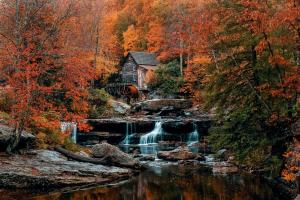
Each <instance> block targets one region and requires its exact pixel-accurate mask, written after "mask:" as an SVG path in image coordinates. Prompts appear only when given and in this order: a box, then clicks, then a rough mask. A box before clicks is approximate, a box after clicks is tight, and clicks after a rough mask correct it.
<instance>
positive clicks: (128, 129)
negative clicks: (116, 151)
mask: <svg viewBox="0 0 300 200" xmlns="http://www.w3.org/2000/svg"><path fill="white" fill-rule="evenodd" d="M133 125H134V126H133ZM134 128H135V124H132V123H131V122H127V123H126V137H125V139H124V140H123V141H122V142H121V144H124V145H130V138H131V137H132V135H134V134H133V131H134V130H133V129H134Z"/></svg>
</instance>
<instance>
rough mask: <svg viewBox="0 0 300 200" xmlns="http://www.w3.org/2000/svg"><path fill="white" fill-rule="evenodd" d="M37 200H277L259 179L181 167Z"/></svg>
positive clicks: (166, 168) (42, 197)
mask: <svg viewBox="0 0 300 200" xmlns="http://www.w3.org/2000/svg"><path fill="white" fill-rule="evenodd" d="M33 199H35V200H50V199H51V200H181V199H184V200H220V199H221V200H271V199H272V200H276V199H277V198H276V197H274V195H273V193H272V190H271V189H270V188H269V187H268V186H267V185H266V184H264V183H263V182H262V181H261V180H260V179H259V178H253V177H247V176H239V175H233V176H214V175H212V174H211V173H210V172H209V171H208V170H206V169H201V170H199V169H193V168H186V167H180V166H168V167H162V168H161V169H160V173H155V172H154V171H151V170H148V171H145V172H143V173H141V174H140V175H139V176H137V177H135V178H134V179H132V180H131V181H129V182H126V183H125V184H122V185H119V186H112V187H98V188H94V189H89V190H81V191H75V192H69V193H62V194H60V193H57V194H52V195H46V196H38V197H35V198H33Z"/></svg>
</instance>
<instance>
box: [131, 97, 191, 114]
mask: <svg viewBox="0 0 300 200" xmlns="http://www.w3.org/2000/svg"><path fill="white" fill-rule="evenodd" d="M192 105H193V103H192V101H190V100H187V99H153V100H148V101H143V102H140V103H137V104H135V105H134V106H133V108H132V111H133V112H140V111H149V112H153V113H158V112H160V111H162V110H163V108H167V107H168V108H170V107H172V110H184V109H188V108H191V107H192Z"/></svg>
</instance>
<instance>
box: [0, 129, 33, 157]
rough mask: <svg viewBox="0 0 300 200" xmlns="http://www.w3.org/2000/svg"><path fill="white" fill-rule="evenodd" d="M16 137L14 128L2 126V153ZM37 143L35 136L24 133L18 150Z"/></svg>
mask: <svg viewBox="0 0 300 200" xmlns="http://www.w3.org/2000/svg"><path fill="white" fill-rule="evenodd" d="M13 136H14V130H13V128H11V127H9V126H6V125H3V124H1V125H0V151H3V150H5V149H6V147H7V145H8V142H9V141H10V139H12V137H13ZM34 141H35V136H34V135H32V134H31V133H28V132H26V131H23V132H22V134H21V138H20V144H19V146H18V148H19V149H20V148H27V147H30V146H32V145H33V143H34Z"/></svg>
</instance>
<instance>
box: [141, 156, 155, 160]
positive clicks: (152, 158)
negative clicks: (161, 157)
mask: <svg viewBox="0 0 300 200" xmlns="http://www.w3.org/2000/svg"><path fill="white" fill-rule="evenodd" d="M139 160H140V161H155V156H153V155H146V156H142V157H140V159H139Z"/></svg>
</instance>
